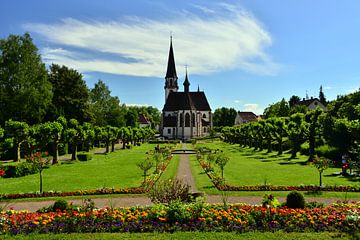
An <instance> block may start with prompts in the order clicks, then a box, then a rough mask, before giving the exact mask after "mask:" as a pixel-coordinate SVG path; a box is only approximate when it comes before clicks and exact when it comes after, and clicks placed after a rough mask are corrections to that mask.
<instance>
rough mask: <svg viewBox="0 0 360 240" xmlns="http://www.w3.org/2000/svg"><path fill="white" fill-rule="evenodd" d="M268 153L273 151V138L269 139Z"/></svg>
mask: <svg viewBox="0 0 360 240" xmlns="http://www.w3.org/2000/svg"><path fill="white" fill-rule="evenodd" d="M267 145H268V151H267V152H268V153H270V152H271V151H272V149H271V139H268V144H267Z"/></svg>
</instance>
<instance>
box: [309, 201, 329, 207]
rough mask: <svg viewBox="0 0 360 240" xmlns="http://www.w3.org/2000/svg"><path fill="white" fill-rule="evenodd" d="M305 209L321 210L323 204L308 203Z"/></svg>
mask: <svg viewBox="0 0 360 240" xmlns="http://www.w3.org/2000/svg"><path fill="white" fill-rule="evenodd" d="M305 207H307V208H323V207H324V203H322V202H316V201H314V202H308V203H306V204H305Z"/></svg>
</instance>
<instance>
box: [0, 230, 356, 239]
mask: <svg viewBox="0 0 360 240" xmlns="http://www.w3.org/2000/svg"><path fill="white" fill-rule="evenodd" d="M3 237H4V238H3V239H38V240H41V239H44V240H45V239H46V240H47V239H154V240H158V239H184V240H187V239H207V240H211V239H214V240H217V239H229V240H230V239H254V240H268V239H283V240H290V239H298V240H302V239H303V240H312V239H314V240H322V239H352V238H351V237H350V236H349V235H347V234H345V233H329V232H320V233H296V232H294V233H285V232H281V231H279V232H274V233H272V232H264V233H262V232H248V233H241V234H240V233H233V232H175V233H91V234H90V233H88V234H86V233H72V234H30V235H27V236H26V235H17V236H3Z"/></svg>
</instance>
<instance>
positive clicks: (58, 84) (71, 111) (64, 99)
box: [47, 64, 92, 123]
mask: <svg viewBox="0 0 360 240" xmlns="http://www.w3.org/2000/svg"><path fill="white" fill-rule="evenodd" d="M49 81H50V82H51V84H52V86H53V98H52V108H51V111H49V113H48V116H47V118H48V119H49V120H54V119H52V118H55V119H56V118H57V117H59V116H64V117H65V118H66V119H72V118H74V119H77V120H78V121H79V122H80V123H83V122H90V121H91V120H92V114H91V111H90V105H89V90H88V89H87V87H86V84H85V81H84V80H83V78H82V75H81V74H80V73H79V72H78V71H76V70H74V69H70V68H68V67H66V66H61V67H60V66H59V65H57V64H53V65H51V66H50V73H49Z"/></svg>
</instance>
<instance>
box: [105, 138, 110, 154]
mask: <svg viewBox="0 0 360 240" xmlns="http://www.w3.org/2000/svg"><path fill="white" fill-rule="evenodd" d="M109 145H110V143H109V142H108V141H106V148H105V152H106V153H108V152H109Z"/></svg>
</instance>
